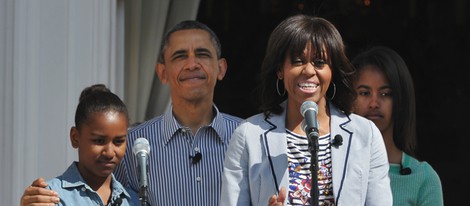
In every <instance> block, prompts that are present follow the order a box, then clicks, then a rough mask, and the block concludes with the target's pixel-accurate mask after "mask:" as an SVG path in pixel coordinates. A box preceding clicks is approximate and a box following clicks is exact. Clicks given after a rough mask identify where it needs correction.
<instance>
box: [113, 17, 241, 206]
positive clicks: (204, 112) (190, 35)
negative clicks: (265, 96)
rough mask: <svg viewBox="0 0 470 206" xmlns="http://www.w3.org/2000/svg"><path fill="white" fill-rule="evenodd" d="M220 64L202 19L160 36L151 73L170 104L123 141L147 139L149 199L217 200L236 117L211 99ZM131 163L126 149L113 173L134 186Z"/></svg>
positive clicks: (184, 202)
mask: <svg viewBox="0 0 470 206" xmlns="http://www.w3.org/2000/svg"><path fill="white" fill-rule="evenodd" d="M226 70H227V63H226V61H225V59H224V58H221V48H220V43H219V40H218V38H217V36H216V35H215V33H214V32H213V31H212V30H211V29H209V28H208V27H207V26H206V25H204V24H201V23H199V22H196V21H184V22H181V23H180V24H178V25H176V26H175V27H173V28H172V29H170V31H168V32H167V34H166V35H165V36H164V39H163V42H162V48H161V49H160V56H159V58H158V63H157V74H158V77H159V79H160V81H161V82H162V83H163V84H168V85H169V87H170V96H171V101H172V105H171V107H170V108H168V109H167V110H166V112H165V113H164V114H163V115H161V116H158V117H155V118H153V119H151V120H149V121H146V122H143V123H141V124H139V125H137V126H135V127H133V128H131V129H130V130H129V131H128V144H129V145H133V143H134V141H135V139H137V138H139V137H144V138H146V139H148V141H149V143H150V147H151V150H150V156H149V168H150V169H149V188H148V194H149V195H148V202H149V203H150V204H151V205H201V206H206V205H214V206H217V205H219V193H220V188H221V177H222V172H223V162H224V157H225V151H226V149H227V146H228V143H229V140H230V137H231V134H232V131H233V130H234V129H235V128H236V127H237V126H238V124H239V123H240V121H241V119H240V118H238V117H234V116H230V115H228V114H224V113H221V112H219V111H218V109H217V107H216V106H215V105H214V104H213V94H214V88H215V85H216V82H217V80H222V79H223V77H224V75H225V72H226ZM131 152H132V151H131V148H130V147H128V148H127V154H132V153H131ZM136 166H137V162H136V159H135V158H134V157H133V155H127V156H125V157H124V159H123V161H122V164H121V165H120V167H119V168H118V169H116V172H115V174H116V176H117V178H118V179H119V180H120V181H121V182H122V183H123V185H129V186H130V187H131V188H133V189H134V190H136V191H138V190H139V181H138V173H137V172H138V171H137V168H136Z"/></svg>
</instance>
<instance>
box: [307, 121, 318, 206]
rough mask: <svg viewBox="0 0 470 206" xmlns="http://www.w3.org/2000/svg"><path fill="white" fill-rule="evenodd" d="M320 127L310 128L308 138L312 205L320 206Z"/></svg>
mask: <svg viewBox="0 0 470 206" xmlns="http://www.w3.org/2000/svg"><path fill="white" fill-rule="evenodd" d="M318 136H319V135H318V129H317V128H314V127H313V128H308V132H307V139H308V150H309V151H310V154H311V158H310V173H311V174H312V179H311V185H310V205H312V206H318V204H319V203H318V198H319V191H318V149H319V147H318Z"/></svg>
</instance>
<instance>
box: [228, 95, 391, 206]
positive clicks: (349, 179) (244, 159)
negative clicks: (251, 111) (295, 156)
mask: <svg viewBox="0 0 470 206" xmlns="http://www.w3.org/2000/svg"><path fill="white" fill-rule="evenodd" d="M281 106H283V107H284V108H285V103H283V104H282V105H281ZM285 110H286V109H284V112H283V113H282V114H280V115H272V116H271V117H270V118H268V119H266V118H265V116H264V114H262V113H261V114H257V115H255V116H252V117H250V118H248V119H246V120H245V121H244V122H242V123H241V124H240V126H239V127H238V128H237V129H236V130H235V131H234V133H233V135H232V139H231V140H230V145H229V148H228V149H227V152H226V155H225V162H224V172H223V178H222V190H221V201H220V204H221V205H238V206H248V205H263V206H264V205H267V204H268V200H269V197H271V196H272V195H274V194H277V192H278V191H279V189H280V188H281V187H285V188H286V189H288V188H289V187H288V186H289V181H288V180H289V179H288V178H289V173H288V165H287V164H288V163H287V139H286V128H285V115H286V114H285ZM330 113H331V125H330V128H331V131H330V132H331V133H330V134H331V135H330V136H331V137H332V139H333V138H334V136H336V135H341V136H342V137H343V144H342V145H341V146H338V147H335V146H332V147H331V155H332V172H333V174H332V175H333V194H334V197H335V203H336V205H337V206H343V205H344V206H355V205H358V206H359V205H367V206H374V205H377V206H387V205H392V191H391V189H390V179H389V177H388V169H389V164H388V159H387V152H386V150H385V145H384V142H383V139H382V135H381V134H380V131H379V130H378V129H377V127H376V126H375V124H374V123H373V122H371V121H370V120H367V119H365V118H363V117H361V116H358V115H355V114H350V115H349V116H347V115H345V114H344V113H343V112H341V111H340V110H339V109H337V108H336V107H335V106H333V105H332V104H330ZM286 200H287V198H286Z"/></svg>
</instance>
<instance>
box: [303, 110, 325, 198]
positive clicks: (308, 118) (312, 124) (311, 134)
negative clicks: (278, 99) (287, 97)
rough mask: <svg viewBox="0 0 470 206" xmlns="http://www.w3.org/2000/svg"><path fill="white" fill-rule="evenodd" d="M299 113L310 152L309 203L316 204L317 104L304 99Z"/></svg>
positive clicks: (317, 195) (317, 193)
mask: <svg viewBox="0 0 470 206" xmlns="http://www.w3.org/2000/svg"><path fill="white" fill-rule="evenodd" d="M300 113H301V114H302V116H303V117H304V121H303V123H302V129H303V130H304V131H305V133H306V134H307V140H308V150H309V152H310V154H311V158H310V174H311V175H312V182H311V187H310V188H311V189H310V205H314V206H318V203H319V195H320V193H319V190H318V148H319V147H318V136H319V134H318V121H317V114H318V105H317V103H315V102H312V101H305V102H304V103H302V105H301V106H300Z"/></svg>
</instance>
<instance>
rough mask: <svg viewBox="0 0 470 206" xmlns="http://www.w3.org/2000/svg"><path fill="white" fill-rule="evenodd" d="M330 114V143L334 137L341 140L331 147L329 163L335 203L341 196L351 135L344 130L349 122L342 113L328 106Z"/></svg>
mask: <svg viewBox="0 0 470 206" xmlns="http://www.w3.org/2000/svg"><path fill="white" fill-rule="evenodd" d="M330 114H331V120H330V121H331V123H330V126H331V133H330V134H331V135H330V138H331V141H334V138H335V136H337V135H340V136H341V137H342V139H343V144H342V145H339V146H333V145H331V159H332V160H331V161H332V170H333V193H334V194H335V198H336V199H335V202H338V199H339V197H340V196H341V191H342V187H343V182H344V179H345V171H346V168H347V165H348V161H349V159H348V157H349V149H350V144H351V138H352V137H353V133H352V132H351V131H349V130H347V129H346V128H345V126H346V125H347V124H348V123H349V122H350V121H351V120H350V119H349V117H348V116H346V115H345V114H344V113H343V112H342V111H340V110H339V109H337V108H336V107H335V106H333V105H332V104H330Z"/></svg>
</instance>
